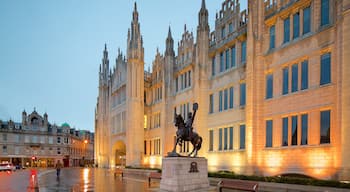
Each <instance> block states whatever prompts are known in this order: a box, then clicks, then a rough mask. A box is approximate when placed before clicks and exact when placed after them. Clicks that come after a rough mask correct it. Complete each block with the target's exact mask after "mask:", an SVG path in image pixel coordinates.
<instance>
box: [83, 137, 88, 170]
mask: <svg viewBox="0 0 350 192" xmlns="http://www.w3.org/2000/svg"><path fill="white" fill-rule="evenodd" d="M87 143H88V140H87V139H85V140H84V157H85V158H84V167H85V162H86V144H87Z"/></svg>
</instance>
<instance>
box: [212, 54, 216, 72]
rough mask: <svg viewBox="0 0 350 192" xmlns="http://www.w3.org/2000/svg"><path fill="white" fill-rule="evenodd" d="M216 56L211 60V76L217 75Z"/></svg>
mask: <svg viewBox="0 0 350 192" xmlns="http://www.w3.org/2000/svg"><path fill="white" fill-rule="evenodd" d="M215 65H216V63H215V56H214V57H213V58H212V60H211V76H215Z"/></svg>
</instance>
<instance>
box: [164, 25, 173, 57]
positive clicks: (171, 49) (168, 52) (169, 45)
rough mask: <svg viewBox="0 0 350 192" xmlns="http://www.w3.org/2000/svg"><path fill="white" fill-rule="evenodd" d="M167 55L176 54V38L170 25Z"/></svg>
mask: <svg viewBox="0 0 350 192" xmlns="http://www.w3.org/2000/svg"><path fill="white" fill-rule="evenodd" d="M165 55H169V56H175V52H174V40H173V37H172V36H171V28H170V26H169V31H168V37H167V39H166V49H165Z"/></svg>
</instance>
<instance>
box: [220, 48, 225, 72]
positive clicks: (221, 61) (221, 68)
mask: <svg viewBox="0 0 350 192" xmlns="http://www.w3.org/2000/svg"><path fill="white" fill-rule="evenodd" d="M224 69H225V67H224V53H223V52H222V53H220V72H223V71H224Z"/></svg>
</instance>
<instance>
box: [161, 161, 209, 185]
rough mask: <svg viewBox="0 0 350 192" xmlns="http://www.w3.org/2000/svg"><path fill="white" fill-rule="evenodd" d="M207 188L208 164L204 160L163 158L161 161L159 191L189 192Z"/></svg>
mask: <svg viewBox="0 0 350 192" xmlns="http://www.w3.org/2000/svg"><path fill="white" fill-rule="evenodd" d="M208 187H209V180H208V162H207V159H205V158H190V157H165V158H163V161H162V179H161V181H160V189H161V190H165V191H176V192H177V191H191V190H199V189H206V188H208Z"/></svg>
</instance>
